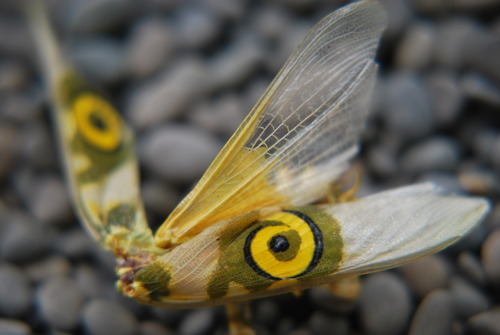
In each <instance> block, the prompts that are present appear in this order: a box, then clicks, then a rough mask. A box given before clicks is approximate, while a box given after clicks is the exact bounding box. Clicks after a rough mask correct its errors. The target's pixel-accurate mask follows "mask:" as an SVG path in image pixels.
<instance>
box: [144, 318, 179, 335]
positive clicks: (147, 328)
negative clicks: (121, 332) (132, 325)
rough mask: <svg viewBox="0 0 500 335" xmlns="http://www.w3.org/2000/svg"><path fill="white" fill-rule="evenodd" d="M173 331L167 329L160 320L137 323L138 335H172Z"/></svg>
mask: <svg viewBox="0 0 500 335" xmlns="http://www.w3.org/2000/svg"><path fill="white" fill-rule="evenodd" d="M173 334H174V332H172V331H170V330H169V329H167V328H166V327H165V326H164V325H162V324H161V323H160V322H155V321H144V322H141V323H140V324H139V331H138V335H173Z"/></svg>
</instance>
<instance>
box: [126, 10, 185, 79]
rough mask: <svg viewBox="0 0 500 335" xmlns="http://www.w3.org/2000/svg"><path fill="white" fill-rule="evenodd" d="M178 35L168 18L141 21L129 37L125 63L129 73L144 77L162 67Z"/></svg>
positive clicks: (172, 50) (173, 47) (172, 49)
mask: <svg viewBox="0 0 500 335" xmlns="http://www.w3.org/2000/svg"><path fill="white" fill-rule="evenodd" d="M176 43H177V42H176V36H175V34H174V32H173V30H172V28H171V27H170V26H169V25H168V24H167V22H166V20H164V19H161V18H158V17H154V18H149V19H145V20H142V21H140V22H139V23H137V24H136V25H135V26H134V27H133V28H132V33H131V34H130V35H129V37H128V42H127V47H126V51H125V52H126V54H125V64H126V69H127V72H128V73H129V74H131V75H132V76H134V77H138V78H143V77H146V76H149V75H152V74H154V73H155V72H157V71H158V70H159V69H161V68H162V67H163V66H164V64H165V62H166V61H167V60H168V57H169V56H170V55H171V54H172V53H173V52H174V50H175V47H176Z"/></svg>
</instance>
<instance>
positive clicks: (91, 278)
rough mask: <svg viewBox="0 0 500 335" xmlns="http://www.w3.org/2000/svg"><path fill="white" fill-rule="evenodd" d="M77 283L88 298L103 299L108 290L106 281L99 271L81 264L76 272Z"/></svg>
mask: <svg viewBox="0 0 500 335" xmlns="http://www.w3.org/2000/svg"><path fill="white" fill-rule="evenodd" d="M74 276H75V281H76V283H77V285H78V286H79V287H80V290H81V291H82V292H83V294H84V295H85V296H86V297H87V298H102V297H103V296H104V292H103V291H104V290H105V289H106V287H107V286H106V285H105V283H104V282H105V279H104V278H103V275H102V274H101V273H100V271H99V269H97V268H95V267H93V266H90V265H88V264H81V265H79V266H78V267H77V268H76V270H75V274H74Z"/></svg>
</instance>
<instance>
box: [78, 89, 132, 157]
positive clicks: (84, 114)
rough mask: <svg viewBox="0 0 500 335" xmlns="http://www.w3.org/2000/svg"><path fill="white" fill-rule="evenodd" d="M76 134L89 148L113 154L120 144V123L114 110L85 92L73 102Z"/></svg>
mask: <svg viewBox="0 0 500 335" xmlns="http://www.w3.org/2000/svg"><path fill="white" fill-rule="evenodd" d="M73 112H74V115H75V121H76V125H77V129H78V132H79V133H80V134H81V136H82V138H83V139H84V140H85V142H86V143H87V144H88V145H90V146H91V147H93V148H95V149H98V150H102V151H105V152H113V151H115V150H116V149H118V148H119V147H120V145H121V142H122V128H123V127H122V122H121V119H120V116H119V115H118V114H117V112H116V111H115V109H114V108H113V107H112V106H111V105H110V104H109V103H108V102H107V101H105V100H104V99H102V98H101V97H99V96H98V95H96V94H93V93H90V92H85V93H82V94H80V95H79V96H77V97H76V98H75V100H74V101H73Z"/></svg>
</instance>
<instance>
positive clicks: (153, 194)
mask: <svg viewBox="0 0 500 335" xmlns="http://www.w3.org/2000/svg"><path fill="white" fill-rule="evenodd" d="M141 195H142V200H143V201H144V206H145V207H146V212H148V211H151V212H153V213H154V214H156V215H158V216H159V217H161V218H162V219H164V218H165V217H166V216H167V215H168V214H170V212H171V211H172V210H173V209H174V208H175V206H177V204H178V203H179V202H180V200H181V197H180V195H179V193H178V191H177V190H176V189H175V188H174V187H172V185H170V184H167V183H164V182H162V181H161V180H159V178H151V179H149V180H147V181H145V182H143V183H142V186H141Z"/></svg>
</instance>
